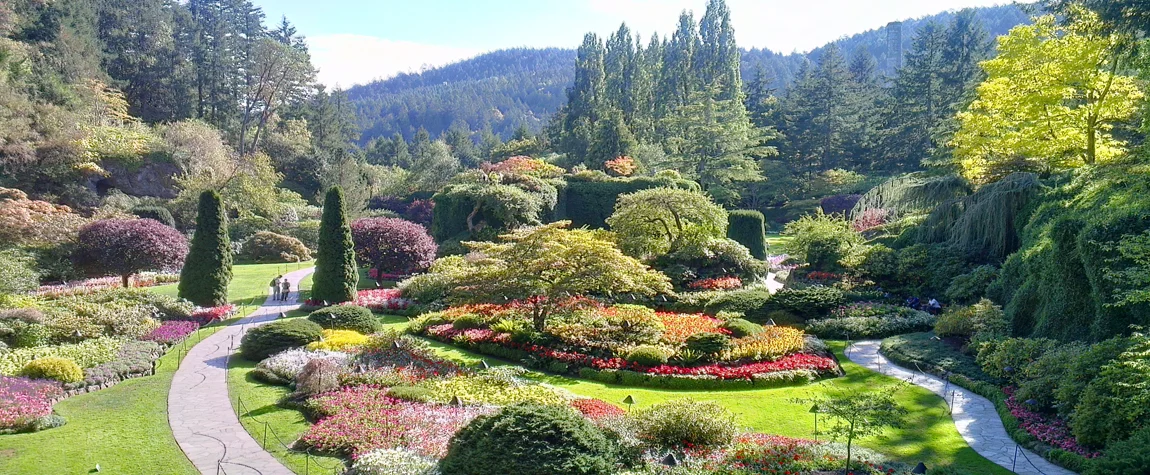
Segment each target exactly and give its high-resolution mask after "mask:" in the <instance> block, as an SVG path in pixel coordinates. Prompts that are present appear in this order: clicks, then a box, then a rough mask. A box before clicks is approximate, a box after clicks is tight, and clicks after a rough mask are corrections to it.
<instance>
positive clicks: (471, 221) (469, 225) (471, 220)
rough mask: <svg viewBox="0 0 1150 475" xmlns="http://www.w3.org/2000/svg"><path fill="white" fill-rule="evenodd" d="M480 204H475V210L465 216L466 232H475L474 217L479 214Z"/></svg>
mask: <svg viewBox="0 0 1150 475" xmlns="http://www.w3.org/2000/svg"><path fill="white" fill-rule="evenodd" d="M479 207H480V204H479V203H478V202H477V203H475V208H473V209H472V210H471V213H470V214H468V215H467V232H475V216H476V215H477V214H479Z"/></svg>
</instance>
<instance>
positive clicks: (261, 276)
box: [150, 261, 315, 306]
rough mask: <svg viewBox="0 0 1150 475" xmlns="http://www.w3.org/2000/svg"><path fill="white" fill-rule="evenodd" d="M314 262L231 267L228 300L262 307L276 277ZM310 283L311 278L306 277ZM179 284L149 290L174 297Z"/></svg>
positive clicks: (236, 303)
mask: <svg viewBox="0 0 1150 475" xmlns="http://www.w3.org/2000/svg"><path fill="white" fill-rule="evenodd" d="M314 264H315V262H314V261H308V262H300V263H298V264H295V263H293V264H242V265H236V266H233V267H232V282H231V284H230V285H228V300H229V301H231V303H233V304H235V305H236V306H243V305H255V306H259V305H262V304H263V302H264V299H265V298H267V296H268V289H269V288H270V287H271V286H269V285H268V284H270V283H271V281H272V279H274V278H275V277H276V276H277V275H282V274H287V273H288V272H292V271H296V270H300V269H306V268H308V267H311V266H312V265H314ZM308 282H309V283H310V282H311V276H308ZM178 285H179V284H168V285H161V286H157V287H152V288H150V290H151V291H152V292H155V293H157V294H161V295H170V296H172V297H175V296H176V294H177V293H178V292H179V287H178Z"/></svg>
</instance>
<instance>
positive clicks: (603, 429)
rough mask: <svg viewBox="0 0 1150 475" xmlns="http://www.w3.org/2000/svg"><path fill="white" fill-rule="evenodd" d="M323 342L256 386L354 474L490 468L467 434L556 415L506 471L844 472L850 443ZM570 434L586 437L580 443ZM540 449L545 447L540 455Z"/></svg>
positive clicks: (398, 352)
mask: <svg viewBox="0 0 1150 475" xmlns="http://www.w3.org/2000/svg"><path fill="white" fill-rule="evenodd" d="M302 320H303V319H291V320H284V321H282V323H278V322H277V323H278V324H277V326H279V327H283V328H282V329H275V332H279V331H281V330H282V332H283V335H280V336H285V335H287V334H289V333H290V334H292V335H301V334H304V333H307V329H306V328H304V327H309V326H310V324H309V322H305V321H302ZM296 322H298V323H296ZM297 327H298V328H297ZM261 328H263V327H261ZM275 332H272V333H275ZM337 332H346V333H337ZM352 333H355V335H351V334H352ZM249 335H250V333H249ZM321 335H322V336H314V335H313V336H311V337H307V338H304V339H302V340H297V343H296V344H299V342H302V341H306V340H310V342H307V343H305V344H303V346H292V347H286V348H283V349H282V350H281V351H278V352H276V353H274V354H272V355H271V356H270V357H267V358H265V359H263V360H262V361H260V362H259V364H258V365H257V366H256V369H254V370H253V371H252V376H253V377H254V378H256V379H258V380H262V381H265V382H269V383H271V384H280V385H285V386H288V387H289V388H291V390H292V392H291V393H289V394H288V395H287V396H285V398H284V399H283V400H281V401H280V403H279V405H280V406H283V407H289V408H294V409H299V410H300V411H302V413H303V414H304V416H305V417H306V419H307V420H308V421H309V423H310V424H311V425H310V427H308V428H307V430H306V431H305V432H304V433H303V434H302V435H300V436H299V438H298V440H297V441H296V442H295V444H294V445H293V448H294V449H295V450H300V451H307V452H308V453H318V454H326V455H332V456H337V457H342V458H344V459H345V461H346V463H347V464H348V465H350V471H349V472H348V473H357V474H370V473H438V472H436V469H437V468H438V469H439V470H442V471H443V473H458V471H455V470H452V467H453V465H452V464H455V463H459V462H460V461H461V459H462V460H466V461H469V462H468V463H477V464H483V463H488V462H487V461H486V460H487V459H488V458H489V457H484V458H480V459H476V458H473V457H471V456H465V455H464V454H465V453H466V449H467V447H468V446H469V442H468V440H469V437H470V436H465V435H463V434H471V435H474V434H475V433H477V432H481V433H483V434H488V433H489V431H488V430H483V431H480V430H479V429H491V428H490V427H488V425H491V424H493V420H495V418H505V416H507V414H508V413H518V414H520V415H521V416H522V415H523V414H524V413H526V414H528V415H530V414H535V415H541V414H542V415H549V416H548V417H559V419H561V420H562V423H561V424H560V425H559V426H560V427H563V428H564V429H563V430H559V431H555V432H551V431H548V432H547V433H548V434H551V435H549V436H548V437H546V438H544V437H526V438H522V439H517V440H520V441H521V444H519V445H520V447H518V448H516V450H515V452H516V453H515V456H514V457H509V456H502V458H500V457H497V458H499V460H498V463H499V464H501V465H500V466H501V467H503V468H504V469H508V470H509V471H508V472H504V473H517V472H516V471H514V470H513V469H510V468H508V464H515V463H527V464H532V465H533V466H550V465H548V464H552V463H558V462H557V461H556V460H552V459H551V457H560V455H555V454H558V453H562V452H565V451H575V452H580V455H579V456H578V457H577V458H578V460H580V463H585V464H588V466H594V467H598V468H597V469H594V470H589V471H586V472H579V473H618V472H619V471H626V472H629V473H635V474H655V473H665V470H666V467H665V466H664V465H663V464H664V462H663V460H664V459H665V457H666V456H667V454H668V453H674V454H675V459H676V463H678V464H679V465H681V466H682V467H683V468H688V469H691V470H696V471H699V470H701V472H699V473H728V474H751V473H779V474H782V473H809V472H811V471H816V470H831V469H836V468H842V467H844V466H845V465H846V463H845V462H846V461H845V456H846V450H845V447H844V446H843V445H842V444H835V443H827V442H816V441H810V440H802V439H791V438H785V437H777V436H770V435H765V434H759V433H753V432H743V431H741V430H740V429H738V427H739V426H738V424H735V423H734V422H735V420H734V416H733V415H732V414H731V413H730V412H729V411H727V410H726V409H724V408H723V407H722V406H720V405H718V404H716V403H713V402H696V401H692V400H689V399H680V400H674V401H668V402H665V403H662V404H656V405H654V406H650V407H645V408H642V409H635V410H624V409H623V408H621V407H619V406H616V405H614V404H611V403H608V402H605V401H602V400H599V399H591V398H586V397H581V396H577V395H575V394H573V393H571V392H569V391H567V390H565V389H561V388H557V387H554V386H551V385H547V384H542V383H539V382H537V381H535V380H533V379H530V378H529V377H528V376H529V375H528V374H526V372H525V370H524V369H522V368H518V367H511V366H504V367H498V368H476V367H474V366H471V367H469V366H464V365H461V364H459V363H456V362H452V361H448V360H444V359H442V358H440V357H438V356H437V354H436V353H435V352H434V351H432V350H431V349H430V348H429V346H428V344H427V343H426V342H425V341H423V340H421V339H418V338H414V337H412V336H403V335H399V334H397V333H393V332H383V333H376V334H372V335H363V334H359V333H356V332H354V331H351V330H343V329H339V328H335V327H332V328H327V329H324V330H322V333H321ZM280 336H274V335H264V336H263V337H259V338H260V339H262V340H261V341H256V340H257V338H252V339H247V338H245V341H244V345H262V344H263V343H266V342H268V341H283V340H282V339H281V338H280ZM259 349H260V350H261V351H263V350H264V348H263V347H262V346H261V347H260V348H259ZM242 353H246V351H242ZM544 419H546V418H544ZM512 420H516V419H514V418H513V419H512ZM533 420H535V421H536V423H538V424H544V423H545V422H543V421H540V420H539V419H533ZM547 424H550V422H547ZM494 427H496V429H494V431H496V432H498V431H504V430H512V431H515V430H524V431H530V434H536V433H537V432H536V431H539V430H545V429H544V428H541V426H540V425H528V426H525V427H523V428H516V425H515V423H514V422H511V421H509V422H508V423H507V424H494ZM573 427H574V428H573ZM572 431H574V432H575V433H577V434H581V435H579V436H578V437H575V438H574V439H572V438H571V433H572ZM484 436H486V435H484ZM277 437H278V435H277ZM589 440H590V441H592V442H594V443H588V441H589ZM608 441H609V443H608ZM496 445H500V446H504V447H503V448H504V449H506V448H507V447H506V446H505V445H506V444H496ZM536 445H545V446H546V447H544V448H540V449H539V450H535V446H536ZM488 450H490V449H488ZM453 453H455V455H453ZM853 456H854V461H853V462H852V464H851V468H852V469H853V470H855V471H856V472H855V473H871V474H874V473H884V474H889V473H898V474H905V473H909V469H910V467H908V466H905V465H902V464H898V463H892V462H889V461H888V460H887V459H886V458H885V457H883V456H881V455H879V454H877V453H874V452H871V451H869V450H865V449H861V450H860V449H859V448H857V447H855V448H854V452H853ZM485 473H486V472H485ZM554 473H565V472H554ZM568 473H569V472H568ZM692 473H694V472H692Z"/></svg>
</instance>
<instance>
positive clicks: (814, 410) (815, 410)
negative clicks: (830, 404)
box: [807, 404, 819, 442]
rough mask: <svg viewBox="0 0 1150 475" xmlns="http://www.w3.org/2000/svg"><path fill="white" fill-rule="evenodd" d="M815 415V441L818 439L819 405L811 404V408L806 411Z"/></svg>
mask: <svg viewBox="0 0 1150 475" xmlns="http://www.w3.org/2000/svg"><path fill="white" fill-rule="evenodd" d="M807 412H810V413H811V414H814V415H815V442H818V441H819V405H818V404H815V405H813V406H811V410H810V411H807Z"/></svg>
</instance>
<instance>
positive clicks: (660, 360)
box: [626, 345, 667, 366]
mask: <svg viewBox="0 0 1150 475" xmlns="http://www.w3.org/2000/svg"><path fill="white" fill-rule="evenodd" d="M626 359H627V361H630V362H632V363H635V364H639V365H643V366H659V365H661V364H666V363H667V350H664V349H663V348H660V347H658V346H655V345H639V346H636V347H635V348H633V349H632V350H631V351H630V352H629V353H627V358H626Z"/></svg>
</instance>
